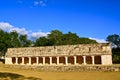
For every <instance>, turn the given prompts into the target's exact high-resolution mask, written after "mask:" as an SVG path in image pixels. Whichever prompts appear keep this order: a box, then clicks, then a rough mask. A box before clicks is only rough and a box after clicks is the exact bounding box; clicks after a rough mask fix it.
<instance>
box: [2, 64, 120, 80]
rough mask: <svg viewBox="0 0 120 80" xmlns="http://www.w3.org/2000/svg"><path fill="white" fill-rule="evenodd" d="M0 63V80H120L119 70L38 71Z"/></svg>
mask: <svg viewBox="0 0 120 80" xmlns="http://www.w3.org/2000/svg"><path fill="white" fill-rule="evenodd" d="M6 66H7V65H5V64H2V63H0V80H120V72H40V71H36V70H35V71H34V70H20V69H10V68H7V67H6Z"/></svg>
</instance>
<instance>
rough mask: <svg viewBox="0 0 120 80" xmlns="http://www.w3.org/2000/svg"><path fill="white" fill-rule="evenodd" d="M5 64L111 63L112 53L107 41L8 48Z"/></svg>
mask: <svg viewBox="0 0 120 80" xmlns="http://www.w3.org/2000/svg"><path fill="white" fill-rule="evenodd" d="M5 64H19V65H53V66H54V65H55V66H56V65H88V64H92V65H95V64H102V65H111V64H112V53H111V48H110V44H109V43H100V44H78V45H62V46H46V47H24V48H9V49H8V50H7V53H6V56H5Z"/></svg>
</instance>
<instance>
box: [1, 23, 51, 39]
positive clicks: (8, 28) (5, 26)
mask: <svg viewBox="0 0 120 80" xmlns="http://www.w3.org/2000/svg"><path fill="white" fill-rule="evenodd" d="M0 29H2V30H4V31H7V32H12V31H16V32H17V33H19V34H22V35H25V34H27V35H28V37H29V38H31V39H33V38H34V39H37V38H39V37H43V36H45V37H46V36H47V35H48V34H50V33H49V32H41V31H40V32H33V31H31V30H29V31H28V30H26V29H25V28H19V27H15V26H13V25H11V24H9V23H7V22H0Z"/></svg>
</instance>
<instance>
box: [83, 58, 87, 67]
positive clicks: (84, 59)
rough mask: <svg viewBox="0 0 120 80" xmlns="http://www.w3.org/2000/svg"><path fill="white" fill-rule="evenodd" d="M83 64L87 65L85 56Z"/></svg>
mask: <svg viewBox="0 0 120 80" xmlns="http://www.w3.org/2000/svg"><path fill="white" fill-rule="evenodd" d="M83 64H84V65H86V56H83Z"/></svg>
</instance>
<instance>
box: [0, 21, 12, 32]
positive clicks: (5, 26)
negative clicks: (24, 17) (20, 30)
mask: <svg viewBox="0 0 120 80" xmlns="http://www.w3.org/2000/svg"><path fill="white" fill-rule="evenodd" d="M13 27H14V26H12V25H10V24H9V23H5V22H0V29H2V30H4V31H9V30H10V29H12V28H13Z"/></svg>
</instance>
